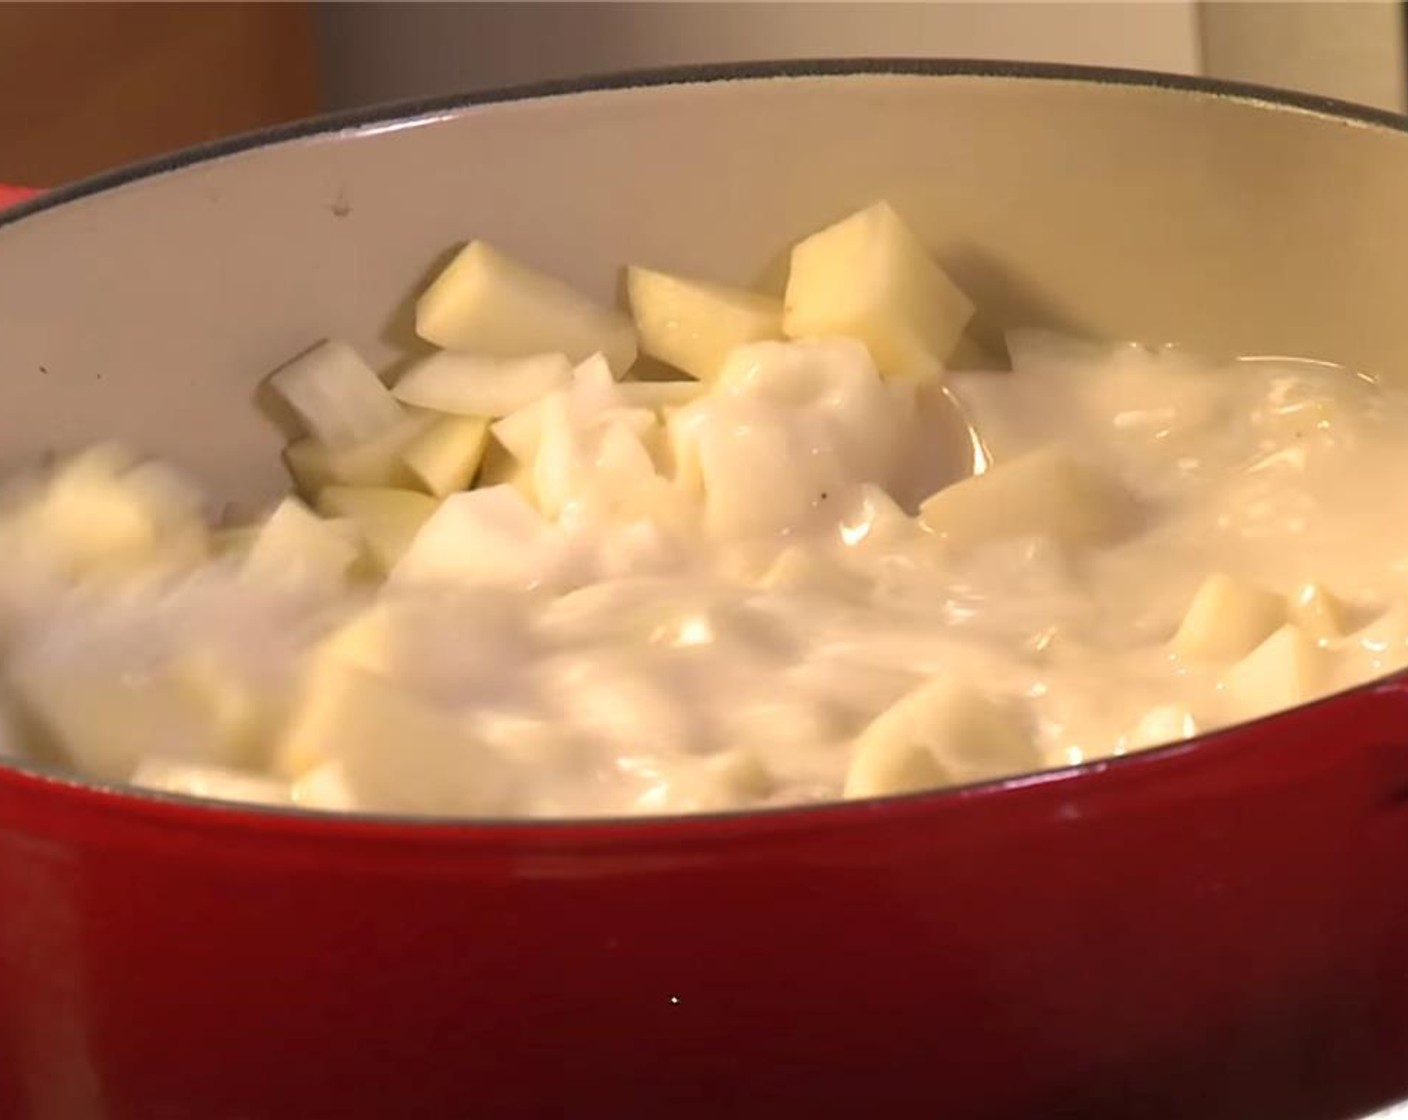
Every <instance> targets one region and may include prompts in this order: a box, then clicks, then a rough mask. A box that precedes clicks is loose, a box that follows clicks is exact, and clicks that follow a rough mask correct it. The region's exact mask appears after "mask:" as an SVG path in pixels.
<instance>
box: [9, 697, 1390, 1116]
mask: <svg viewBox="0 0 1408 1120" xmlns="http://www.w3.org/2000/svg"><path fill="white" fill-rule="evenodd" d="M1406 717H1408V696H1405V694H1404V692H1403V691H1402V688H1401V686H1399V685H1397V684H1393V685H1384V686H1380V687H1378V688H1376V689H1372V690H1366V691H1361V692H1358V693H1354V694H1350V695H1347V696H1343V697H1339V698H1337V699H1334V700H1331V701H1328V702H1325V703H1322V704H1319V705H1317V706H1314V707H1312V708H1308V709H1303V710H1301V711H1298V712H1294V713H1291V714H1289V715H1286V716H1283V717H1279V718H1276V719H1272V720H1268V721H1265V722H1263V723H1260V724H1256V725H1251V726H1248V727H1245V728H1242V729H1239V730H1237V731H1234V732H1232V733H1228V734H1224V735H1221V736H1217V737H1214V738H1211V739H1208V740H1204V741H1201V742H1199V743H1196V744H1192V745H1190V746H1187V747H1184V748H1176V749H1169V750H1164V751H1160V752H1155V753H1152V754H1149V755H1146V756H1143V757H1138V758H1134V759H1129V760H1126V761H1124V762H1121V763H1118V764H1116V765H1113V766H1110V767H1108V768H1104V769H1101V768H1096V769H1095V770H1094V771H1092V772H1086V773H1081V774H1068V775H1058V776H1053V777H1050V778H1048V779H1046V780H1028V781H1027V782H1025V783H1013V784H1010V785H1009V786H1007V787H1006V788H1003V787H985V788H978V789H974V790H970V791H959V792H955V793H948V794H937V795H925V796H918V797H911V798H904V799H896V800H891V801H887V802H876V803H869V804H856V805H845V806H838V807H834V808H826V809H820V810H808V811H799V812H781V813H773V814H762V815H754V816H736V817H722V818H714V819H697V820H690V819H686V820H676V821H647V822H634V823H619V822H618V823H603V824H581V825H548V826H544V825H541V824H539V825H503V826H471V825H439V824H433V823H425V824H414V823H396V822H374V821H366V820H356V819H343V818H336V817H329V818H320V817H313V816H302V815H291V814H290V815H280V814H276V813H272V812H245V811H236V810H227V809H212V808H209V807H206V806H202V805H198V804H195V803H185V802H180V801H174V800H158V799H154V798H138V797H125V796H121V795H116V794H109V793H104V792H101V791H95V790H92V789H89V788H85V787H81V786H77V785H69V784H63V783H58V782H53V781H49V780H46V779H42V778H36V777H34V776H32V775H26V774H22V773H16V772H11V771H8V770H0V822H3V828H0V914H3V916H4V919H3V921H0V1116H4V1117H10V1118H14V1120H56V1118H62V1120H68V1118H83V1120H88V1118H97V1117H102V1118H106V1120H151V1118H158V1117H159V1118H171V1120H177V1118H182V1120H184V1118H191V1120H236V1118H244V1117H259V1118H267V1120H284V1118H288V1120H294V1118H299V1120H303V1118H308V1117H323V1116H327V1117H340V1118H361V1117H365V1118H368V1120H372V1118H378V1120H380V1118H386V1117H392V1116H395V1117H447V1116H457V1117H458V1116H495V1117H499V1116H564V1115H573V1116H612V1117H628V1116H640V1117H655V1116H661V1115H671V1116H700V1117H704V1116H719V1115H739V1114H742V1115H749V1116H752V1115H770V1116H771V1115H779V1114H783V1115H787V1114H792V1113H794V1112H795V1113H797V1114H810V1115H825V1116H855V1115H861V1114H863V1113H868V1112H873V1113H878V1114H881V1115H885V1114H889V1115H900V1114H903V1115H940V1116H946V1117H960V1116H961V1117H1018V1116H1021V1117H1036V1116H1083V1117H1084V1116H1091V1117H1095V1116H1112V1117H1113V1116H1140V1117H1165V1116H1167V1117H1190V1116H1198V1117H1202V1118H1213V1117H1234V1116H1236V1117H1247V1116H1267V1117H1270V1116H1276V1117H1280V1118H1285V1120H1294V1118H1310V1117H1343V1116H1348V1115H1353V1114H1354V1113H1355V1112H1356V1111H1358V1110H1360V1109H1362V1108H1364V1107H1367V1106H1369V1105H1372V1104H1374V1103H1376V1102H1378V1101H1381V1100H1385V1099H1388V1098H1389V1097H1391V1096H1393V1095H1395V1094H1397V1093H1400V1092H1402V1091H1404V1090H1408V961H1406V960H1405V956H1406V954H1405V945H1408V874H1405V870H1404V868H1405V867H1408V744H1405V739H1408V718H1406Z"/></svg>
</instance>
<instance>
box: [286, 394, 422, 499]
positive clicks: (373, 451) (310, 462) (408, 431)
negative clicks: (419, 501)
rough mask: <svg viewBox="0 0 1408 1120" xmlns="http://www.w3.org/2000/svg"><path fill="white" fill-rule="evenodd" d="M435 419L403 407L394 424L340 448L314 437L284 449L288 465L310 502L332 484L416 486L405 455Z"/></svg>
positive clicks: (399, 487) (291, 475)
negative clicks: (378, 432) (408, 448)
mask: <svg viewBox="0 0 1408 1120" xmlns="http://www.w3.org/2000/svg"><path fill="white" fill-rule="evenodd" d="M397 407H398V408H399V407H400V406H399V405H398V406H397ZM434 420H435V417H434V416H433V415H432V414H430V413H425V412H418V413H416V414H414V415H412V414H409V413H407V412H405V411H404V410H403V411H402V413H401V419H400V420H399V421H398V422H397V423H396V425H395V426H394V427H391V428H387V429H386V430H385V431H383V432H382V433H381V434H380V435H377V436H373V437H372V438H371V439H368V440H366V441H364V442H362V443H355V444H352V445H350V446H348V447H342V448H337V449H334V448H332V447H329V446H328V445H327V444H325V443H322V442H320V441H319V440H316V439H313V438H312V437H308V438H306V439H300V440H296V441H295V442H293V443H291V444H289V445H288V446H287V447H285V448H284V465H285V466H286V467H287V468H288V473H289V476H290V477H291V478H292V479H293V482H294V485H295V486H296V487H297V488H298V492H299V493H300V494H302V495H303V497H305V498H306V499H308V501H310V502H316V501H317V500H318V495H319V494H320V493H322V491H323V489H324V488H325V487H328V486H390V487H395V488H398V489H405V488H409V487H413V486H415V485H417V480H416V477H415V474H414V473H413V472H412V470H411V469H410V467H408V466H407V465H406V460H405V458H404V457H403V455H404V452H405V450H406V448H407V447H408V446H410V444H411V443H412V442H413V441H414V440H415V439H416V438H418V437H419V436H421V435H422V434H424V432H425V431H426V429H427V428H429V426H430V425H431V424H432V423H433V422H434Z"/></svg>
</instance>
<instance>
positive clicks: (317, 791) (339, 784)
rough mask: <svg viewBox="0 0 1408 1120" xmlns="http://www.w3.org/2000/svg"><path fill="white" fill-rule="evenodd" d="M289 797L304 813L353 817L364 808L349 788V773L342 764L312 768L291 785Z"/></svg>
mask: <svg viewBox="0 0 1408 1120" xmlns="http://www.w3.org/2000/svg"><path fill="white" fill-rule="evenodd" d="M289 797H290V799H291V800H292V801H293V803H294V804H295V805H297V806H298V807H299V808H301V809H322V810H326V811H328V812H333V813H353V812H356V811H357V810H358V809H360V808H361V806H360V805H358V804H357V799H356V797H354V796H353V795H352V790H351V789H349V788H348V785H347V773H346V770H345V769H344V768H343V766H342V763H340V762H325V763H324V764H323V765H321V766H315V767H313V769H311V770H309V771H308V772H307V773H306V774H304V775H303V776H302V777H301V778H299V779H298V781H296V782H294V783H293V784H292V786H291V787H290V789H289Z"/></svg>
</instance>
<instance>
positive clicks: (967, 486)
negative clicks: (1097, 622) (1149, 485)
mask: <svg viewBox="0 0 1408 1120" xmlns="http://www.w3.org/2000/svg"><path fill="white" fill-rule="evenodd" d="M919 520H920V522H921V523H922V524H923V525H924V526H926V527H927V528H928V529H930V530H931V531H932V532H934V533H936V534H937V535H938V536H940V537H941V538H943V539H945V540H947V541H949V542H951V543H952V544H953V545H955V546H956V547H961V548H966V547H969V546H972V545H975V544H980V543H982V542H983V541H986V540H991V539H994V538H997V537H1012V536H1047V537H1053V538H1055V539H1057V540H1060V541H1063V542H1065V543H1067V544H1097V543H1105V542H1108V541H1112V540H1114V539H1116V538H1118V537H1119V536H1121V535H1122V534H1124V533H1125V532H1128V531H1129V530H1131V529H1132V528H1133V527H1134V526H1135V524H1136V523H1137V520H1138V514H1137V508H1136V506H1135V503H1134V499H1133V498H1132V497H1131V496H1130V495H1129V494H1128V493H1127V492H1126V491H1125V490H1124V488H1123V487H1121V486H1120V485H1119V483H1118V482H1116V481H1115V480H1114V479H1112V478H1110V477H1108V476H1106V475H1104V474H1103V473H1101V472H1099V471H1097V470H1096V469H1095V468H1093V467H1090V466H1087V465H1085V464H1084V463H1081V462H1079V461H1078V460H1076V459H1073V458H1071V456H1070V455H1068V454H1067V453H1066V452H1065V451H1063V450H1062V449H1060V448H1059V447H1050V448H1045V449H1042V450H1039V451H1033V452H1031V453H1030V454H1027V455H1023V456H1021V457H1020V458H1017V459H1013V460H1011V461H1009V462H1006V463H999V464H996V465H994V466H992V467H990V468H989V469H988V470H987V471H985V472H984V473H983V474H980V475H976V476H974V477H972V478H966V479H964V480H963V481H962V482H957V483H954V484H953V485H952V486H945V487H944V488H943V489H942V490H939V491H936V492H935V493H934V494H933V495H931V496H930V497H929V498H927V499H925V501H924V502H923V504H922V505H921V506H920V507H919Z"/></svg>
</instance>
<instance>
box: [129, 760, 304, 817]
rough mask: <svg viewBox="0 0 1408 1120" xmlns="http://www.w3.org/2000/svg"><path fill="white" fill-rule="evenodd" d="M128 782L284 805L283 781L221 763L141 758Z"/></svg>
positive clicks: (286, 789)
mask: <svg viewBox="0 0 1408 1120" xmlns="http://www.w3.org/2000/svg"><path fill="white" fill-rule="evenodd" d="M132 784H133V785H134V786H140V787H142V788H143V789H152V790H160V791H161V792H163V793H181V794H185V795H186V796H187V797H208V798H211V799H212V800H215V801H238V802H244V803H248V804H252V805H286V804H288V802H289V787H288V784H287V783H285V782H280V781H277V780H275V779H273V778H265V777H261V776H260V775H258V774H251V773H248V772H247V771H243V770H232V769H229V768H227V767H222V766H198V765H193V764H192V763H189V762H174V761H172V760H171V759H169V758H145V759H143V760H142V761H141V762H140V763H138V765H137V769H136V771H135V772H134V773H133V775H132Z"/></svg>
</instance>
